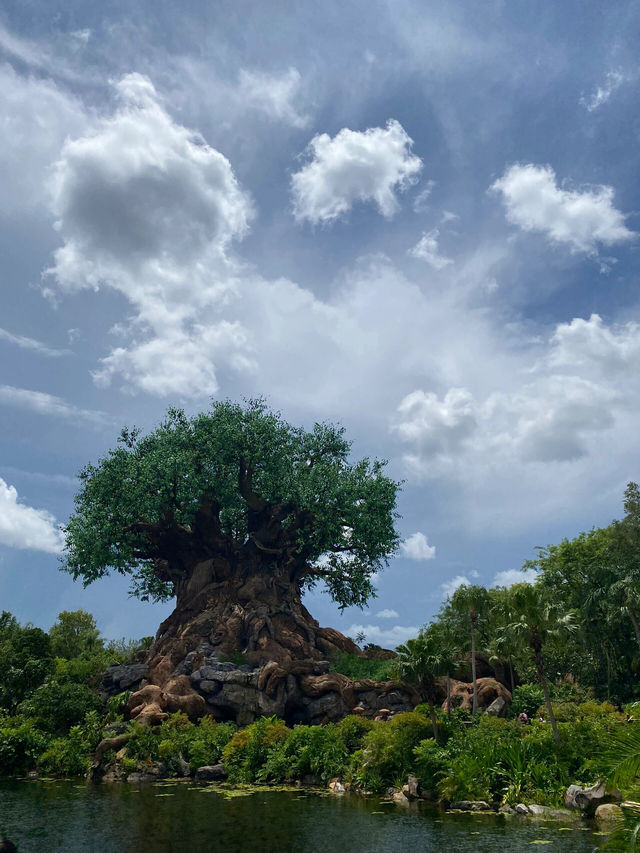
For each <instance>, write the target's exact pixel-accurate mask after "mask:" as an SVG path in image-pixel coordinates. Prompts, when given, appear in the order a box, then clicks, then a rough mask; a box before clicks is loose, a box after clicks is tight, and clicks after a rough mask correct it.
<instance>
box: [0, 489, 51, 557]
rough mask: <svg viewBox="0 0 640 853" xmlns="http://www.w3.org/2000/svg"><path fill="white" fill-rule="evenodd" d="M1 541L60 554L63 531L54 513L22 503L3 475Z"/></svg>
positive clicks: (0, 542) (0, 514) (12, 546)
mask: <svg viewBox="0 0 640 853" xmlns="http://www.w3.org/2000/svg"><path fill="white" fill-rule="evenodd" d="M0 544H2V545H7V546H8V547H9V548H28V549H32V550H34V551H46V552H47V553H49V554H59V553H60V552H61V551H62V545H63V541H62V534H61V532H60V528H59V527H58V525H57V524H56V520H55V518H54V517H53V516H52V515H51V513H49V512H47V511H46V510H44V509H33V507H30V506H27V505H26V504H21V503H18V493H17V491H16V490H15V488H14V487H13V486H10V485H9V484H8V483H5V481H4V480H3V479H1V478H0Z"/></svg>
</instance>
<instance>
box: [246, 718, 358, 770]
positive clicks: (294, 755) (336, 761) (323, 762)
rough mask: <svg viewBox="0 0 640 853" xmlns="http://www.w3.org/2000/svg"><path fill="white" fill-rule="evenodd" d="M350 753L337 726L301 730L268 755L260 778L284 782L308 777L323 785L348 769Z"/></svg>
mask: <svg viewBox="0 0 640 853" xmlns="http://www.w3.org/2000/svg"><path fill="white" fill-rule="evenodd" d="M348 763H349V752H348V750H347V747H346V746H345V742H344V738H343V733H342V731H341V730H340V728H339V727H338V726H336V725H333V724H329V725H327V726H298V727H297V728H295V729H293V731H291V732H290V733H289V734H288V735H287V736H286V738H285V739H283V740H281V741H280V742H279V743H278V744H276V746H275V747H274V748H273V749H272V750H271V751H270V752H269V754H268V757H267V760H266V762H265V765H264V767H263V768H262V770H260V771H259V772H258V773H257V778H259V779H265V780H269V781H275V782H282V781H284V780H290V779H301V778H302V777H303V776H305V775H307V774H309V775H312V776H315V777H317V778H318V779H320V780H322V781H323V782H328V781H329V779H331V778H332V777H334V776H339V775H341V774H342V773H344V771H345V770H346V769H347V766H348Z"/></svg>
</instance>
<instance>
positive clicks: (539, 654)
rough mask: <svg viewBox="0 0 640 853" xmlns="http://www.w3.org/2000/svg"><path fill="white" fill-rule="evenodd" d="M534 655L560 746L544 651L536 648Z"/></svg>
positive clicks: (555, 737) (552, 725)
mask: <svg viewBox="0 0 640 853" xmlns="http://www.w3.org/2000/svg"><path fill="white" fill-rule="evenodd" d="M534 657H535V663H536V673H537V675H538V681H539V682H540V686H541V687H542V692H543V693H544V703H545V705H546V707H547V713H548V714H549V722H550V723H551V729H552V731H553V738H554V740H555V742H556V743H557V744H558V746H560V744H561V741H560V733H559V732H558V724H557V722H556V717H555V714H554V713H553V706H552V704H551V695H550V693H549V685H548V684H547V677H546V675H545V673H544V663H543V660H542V652H541V651H540V650H537V649H534Z"/></svg>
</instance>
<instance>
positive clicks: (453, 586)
mask: <svg viewBox="0 0 640 853" xmlns="http://www.w3.org/2000/svg"><path fill="white" fill-rule="evenodd" d="M461 586H471V581H470V580H469V578H468V577H467V576H466V575H456V576H455V577H454V578H451V579H450V580H448V581H445V582H444V583H443V584H442V586H441V587H440V590H441V592H442V595H443V596H444V597H445V598H449V597H450V596H452V595H453V593H454V592H455V591H456V590H457V589H459V588H460V587H461Z"/></svg>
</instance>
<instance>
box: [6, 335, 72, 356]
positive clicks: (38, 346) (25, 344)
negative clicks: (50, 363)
mask: <svg viewBox="0 0 640 853" xmlns="http://www.w3.org/2000/svg"><path fill="white" fill-rule="evenodd" d="M0 341H6V342H7V343H9V344H14V346H17V347H20V349H26V350H33V351H34V352H37V353H38V354H39V355H44V356H47V357H49V358H58V357H59V356H61V355H69V350H64V349H53V348H52V347H48V346H47V345H46V344H43V343H42V342H41V341H36V340H35V339H34V338H27V337H25V336H24V335H14V334H13V332H8V331H7V330H6V329H0Z"/></svg>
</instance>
